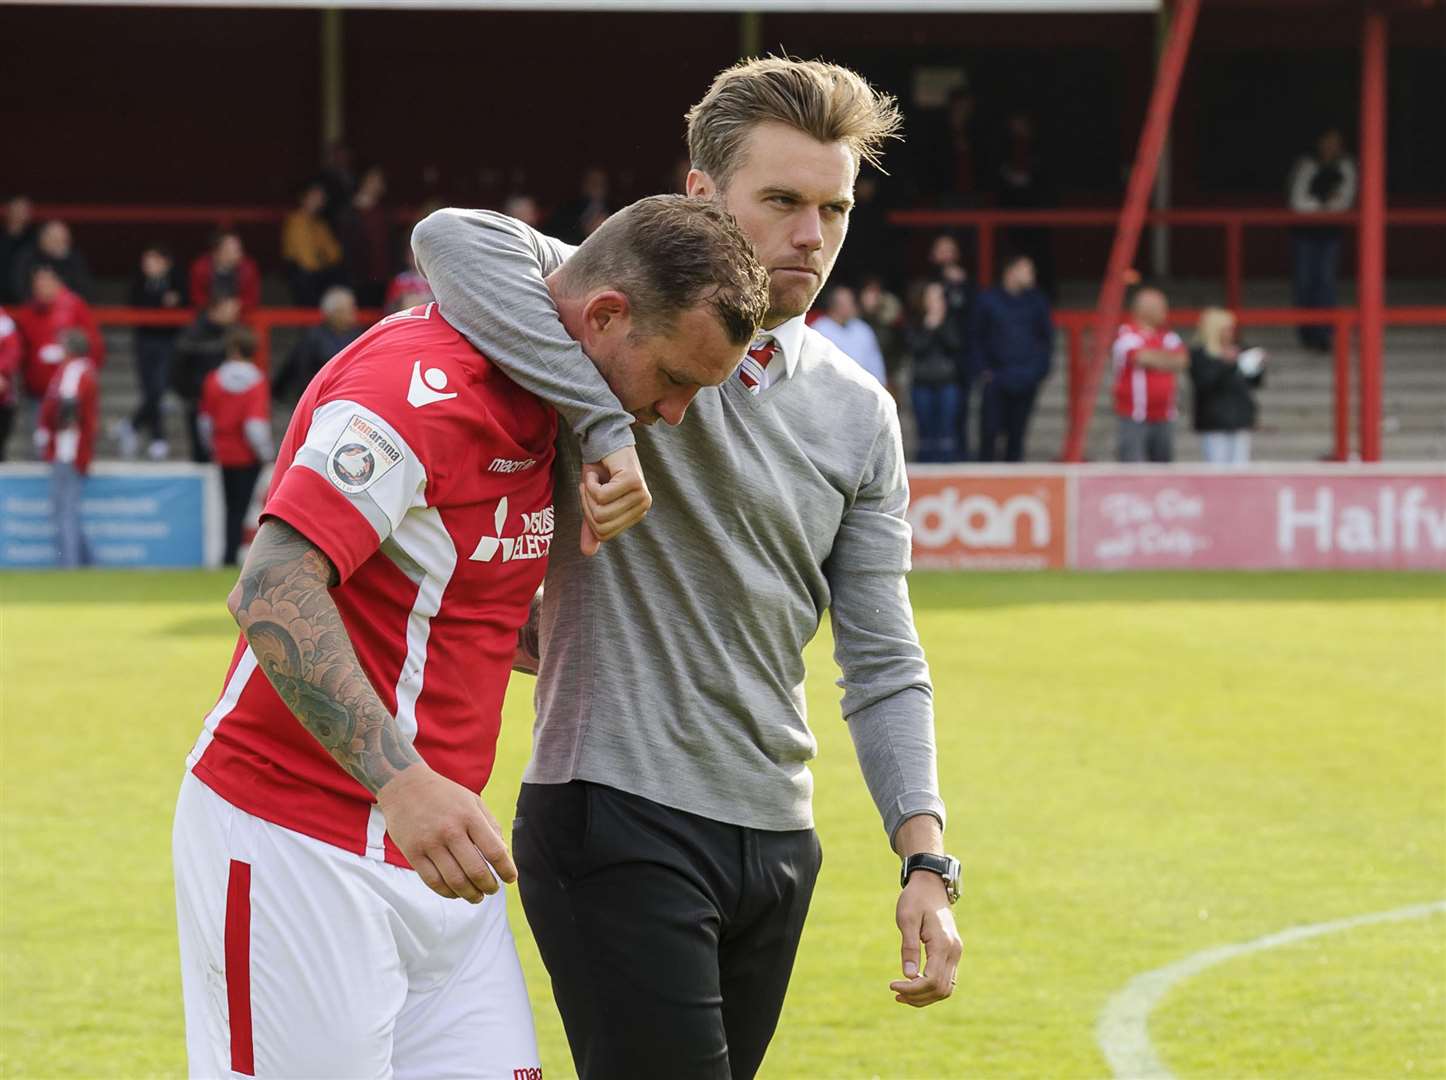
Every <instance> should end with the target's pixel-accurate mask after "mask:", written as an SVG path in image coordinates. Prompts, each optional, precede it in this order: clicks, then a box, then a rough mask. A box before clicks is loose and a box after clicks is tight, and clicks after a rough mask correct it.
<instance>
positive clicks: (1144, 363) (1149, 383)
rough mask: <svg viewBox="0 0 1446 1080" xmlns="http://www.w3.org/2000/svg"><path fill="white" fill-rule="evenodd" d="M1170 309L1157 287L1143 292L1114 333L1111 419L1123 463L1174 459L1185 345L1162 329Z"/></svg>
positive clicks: (1135, 298) (1131, 305) (1137, 296)
mask: <svg viewBox="0 0 1446 1080" xmlns="http://www.w3.org/2000/svg"><path fill="white" fill-rule="evenodd" d="M1169 317H1170V307H1169V303H1168V301H1167V300H1166V299H1165V294H1164V293H1162V292H1161V291H1160V290H1159V289H1151V288H1143V289H1140V290H1139V291H1138V292H1136V293H1135V296H1134V299H1133V301H1132V302H1131V304H1130V318H1129V320H1128V321H1127V322H1125V323H1124V325H1122V326H1121V327H1120V329H1119V333H1117V334H1116V335H1115V343H1114V350H1113V352H1114V360H1115V415H1116V416H1118V417H1119V446H1118V456H1119V459H1120V460H1121V461H1144V460H1146V459H1148V460H1150V461H1156V462H1166V461H1173V460H1174V458H1175V448H1174V439H1173V435H1174V432H1173V425H1174V420H1175V373H1176V372H1179V371H1184V370H1185V365H1186V356H1185V344H1184V342H1182V341H1181V340H1180V335H1179V334H1177V333H1175V332H1174V331H1173V330H1170V329H1168V328H1167V327H1166V323H1167V322H1168V321H1169Z"/></svg>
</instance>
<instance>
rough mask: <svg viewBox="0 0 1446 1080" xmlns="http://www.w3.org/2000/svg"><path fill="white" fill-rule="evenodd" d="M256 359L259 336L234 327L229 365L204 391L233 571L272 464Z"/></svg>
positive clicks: (205, 425)
mask: <svg viewBox="0 0 1446 1080" xmlns="http://www.w3.org/2000/svg"><path fill="white" fill-rule="evenodd" d="M255 356H256V335H255V334H253V333H252V332H251V331H250V330H248V329H247V328H246V327H244V326H233V327H231V329H230V330H228V331H226V359H225V360H224V361H223V362H222V363H221V366H220V367H218V368H217V369H216V370H215V371H213V372H211V373H210V374H209V375H207V376H206V380H205V382H204V383H202V385H201V408H200V415H199V418H198V421H197V427H198V431H199V434H200V436H201V440H202V442H203V443H204V444H205V446H206V449H207V451H208V453H209V454H210V455H211V460H212V461H214V462H215V463H216V464H217V465H220V466H221V486H222V488H223V490H224V491H225V493H226V549H225V556H224V558H223V561H224V562H225V564H226V565H227V566H235V565H236V554H237V550H238V549H239V548H240V546H241V527H242V525H243V523H244V522H245V520H246V511H247V509H249V508H250V506H251V496H252V495H253V494H254V493H255V491H256V481H257V479H258V478H259V477H260V475H261V466H262V465H263V464H265V463H266V462H268V461H270V460H271V458H272V446H271V390H270V387H269V386H268V385H267V382H266V376H265V375H263V374H262V373H261V369H260V368H258V367H257V366H256V363H255V360H254V357H255Z"/></svg>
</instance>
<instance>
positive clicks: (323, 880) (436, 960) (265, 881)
mask: <svg viewBox="0 0 1446 1080" xmlns="http://www.w3.org/2000/svg"><path fill="white" fill-rule="evenodd" d="M172 849H173V855H174V860H175V873H176V915H177V919H178V921H179V924H180V941H181V983H182V991H183V996H184V999H185V1009H186V1054H187V1057H188V1059H189V1063H190V1075H191V1076H193V1077H234V1076H257V1077H307V1078H319V1077H346V1078H348V1080H353V1078H354V1080H361V1078H364V1077H383V1078H396V1080H409V1078H413V1077H415V1078H424V1077H425V1078H429V1080H430V1078H436V1077H458V1078H462V1077H467V1078H470V1077H476V1078H479V1080H481V1078H485V1080H540V1078H541V1076H542V1069H541V1065H540V1062H539V1059H538V1056H537V1036H536V1034H535V1032H534V1030H533V1026H532V1010H531V1008H530V1006H529V1004H528V1000H527V988H526V986H525V984H524V983H523V979H522V968H521V965H520V964H519V963H518V960H517V948H516V945H515V944H514V943H513V940H512V931H511V929H510V928H509V927H508V924H507V906H506V904H505V902H504V900H503V894H502V893H500V892H499V893H497V894H495V895H493V896H489V897H487V899H486V900H484V901H483V902H482V903H481V904H478V905H472V904H469V903H467V902H466V901H464V900H448V899H445V898H444V897H441V896H438V895H437V894H436V893H434V892H432V890H431V889H429V888H427V886H426V884H425V883H424V882H423V881H422V879H421V878H420V877H419V876H418V875H417V874H415V873H413V872H412V871H410V870H405V869H403V868H401V867H399V866H392V865H390V864H388V863H384V862H381V861H380V860H376V859H369V858H365V857H363V856H360V855H353V854H351V853H350V852H347V851H343V850H342V849H340V848H338V847H335V846H333V845H331V844H327V843H323V842H322V841H320V840H315V839H312V838H311V837H309V836H303V835H302V834H301V833H297V832H294V831H292V830H290V829H284V828H282V827H281V826H279V825H273V824H271V823H270V822H268V821H263V820H262V819H260V818H258V817H254V816H252V815H251V814H248V813H245V812H244V811H242V810H238V809H237V808H236V807H234V806H232V805H231V804H230V803H228V802H226V801H225V800H224V799H222V798H221V797H220V796H219V795H217V794H216V793H215V792H213V791H212V790H211V789H210V788H208V787H207V786H206V785H205V784H203V783H202V782H201V781H200V780H198V779H196V777H194V776H193V775H191V774H190V773H187V774H186V778H185V780H184V782H183V783H182V784H181V795H180V799H179V801H178V803H177V805H176V820H175V828H174V832H173V835H172Z"/></svg>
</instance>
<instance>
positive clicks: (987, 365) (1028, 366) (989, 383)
mask: <svg viewBox="0 0 1446 1080" xmlns="http://www.w3.org/2000/svg"><path fill="white" fill-rule="evenodd" d="M999 276H1000V285H999V287H998V288H994V289H988V290H986V291H985V292H984V293H982V294H981V295H980V297H979V299H978V301H977V302H976V304H975V312H974V320H973V327H972V347H971V349H970V353H971V355H972V356H973V358H974V362H975V364H977V365H978V367H979V369H980V375H979V378H980V381H981V382H982V384H983V385H982V389H981V391H980V399H979V460H980V461H996V460H998V457H997V455H998V452H999V437H1000V436H1001V435H1003V436H1004V458H1003V460H1005V461H1023V460H1024V439H1025V432H1026V430H1027V429H1028V427H1029V417H1030V414H1031V413H1032V412H1033V411H1034V400H1035V397H1036V396H1037V395H1038V393H1039V386H1040V384H1041V383H1042V382H1044V380H1045V377H1046V376H1047V375H1048V374H1049V366H1050V359H1051V357H1052V355H1053V353H1054V323H1053V322H1052V321H1051V320H1050V317H1049V301H1048V300H1046V299H1045V296H1044V293H1042V292H1040V290H1039V289H1037V288H1035V283H1034V261H1033V260H1032V259H1030V257H1029V256H1028V255H1014V256H1012V257H1010V258H1009V259H1007V260H1006V261H1005V263H1004V268H1003V270H1002V271H1001V273H1000V275H999Z"/></svg>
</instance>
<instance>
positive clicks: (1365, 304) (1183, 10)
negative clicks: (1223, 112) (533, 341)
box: [38, 0, 1446, 462]
mask: <svg viewBox="0 0 1446 1080" xmlns="http://www.w3.org/2000/svg"><path fill="white" fill-rule="evenodd" d="M973 2H974V3H975V4H976V7H977V8H978V9H980V10H996V11H997V10H1000V6H999V5H995V6H994V7H993V8H991V7H990V4H989V3H988V2H986V0H973ZM1131 2H1133V0H1131ZM1159 4H1160V5H1162V6H1163V11H1164V15H1165V25H1166V26H1167V27H1168V30H1167V32H1166V34H1165V35H1164V40H1163V42H1162V47H1161V49H1160V50H1159V53H1158V57H1157V59H1156V63H1155V67H1154V74H1153V88H1152V90H1151V92H1150V94H1149V104H1148V108H1147V109H1146V110H1145V113H1144V117H1143V123H1142V126H1141V130H1140V132H1139V138H1138V141H1137V144H1136V147H1137V148H1136V151H1135V153H1134V154H1133V157H1132V159H1131V166H1130V173H1129V179H1128V183H1127V186H1126V193H1125V197H1124V200H1123V203H1122V204H1121V205H1120V206H1119V207H1118V208H1110V207H1092V208H1075V209H1050V210H1033V209H1030V210H1015V209H1009V210H1004V209H992V208H991V209H915V210H902V211H895V212H894V213H892V214H891V215H890V220H891V221H892V222H893V223H895V224H897V225H900V226H904V227H910V228H914V229H920V228H937V227H964V228H968V229H971V230H973V232H974V234H975V236H976V239H977V258H976V266H977V278H978V281H979V282H980V283H981V284H989V283H990V278H991V273H992V270H993V264H994V261H995V259H994V255H995V251H996V238H997V236H998V233H999V230H1000V229H1003V228H1009V227H1011V226H1014V227H1017V226H1034V227H1043V226H1050V227H1063V228H1075V229H1089V228H1093V229H1098V228H1110V229H1112V231H1113V242H1112V244H1111V245H1110V248H1109V254H1108V259H1107V262H1106V269H1105V273H1104V275H1103V278H1102V284H1101V288H1100V290H1099V294H1098V301H1097V303H1096V305H1095V307H1094V309H1093V310H1092V311H1085V310H1073V311H1071V310H1064V311H1059V312H1057V313H1056V314H1057V321H1058V323H1059V325H1060V327H1061V329H1062V330H1063V331H1064V333H1065V336H1066V343H1067V351H1068V366H1067V377H1068V379H1069V387H1068V421H1069V422H1068V431H1067V434H1066V437H1065V440H1064V444H1063V446H1062V447H1061V449H1060V452H1059V457H1060V459H1061V460H1063V461H1066V462H1077V461H1080V460H1082V459H1083V457H1084V452H1085V443H1086V437H1087V435H1088V431H1089V425H1090V421H1091V417H1092V414H1093V411H1094V407H1095V401H1096V397H1097V393H1096V392H1097V390H1098V387H1099V384H1100V381H1101V378H1102V376H1103V373H1104V370H1105V367H1106V362H1107V357H1108V347H1109V341H1110V338H1111V336H1112V334H1113V330H1114V327H1115V326H1116V325H1117V324H1118V321H1119V318H1120V313H1121V307H1122V303H1123V299H1124V294H1125V289H1126V277H1127V272H1128V270H1129V267H1130V266H1131V264H1132V260H1133V259H1134V258H1135V252H1136V250H1137V247H1138V245H1139V241H1140V238H1141V234H1142V232H1143V230H1144V228H1145V227H1146V225H1150V226H1156V227H1160V226H1163V227H1170V228H1189V229H1194V230H1199V229H1212V230H1213V229H1219V230H1221V231H1222V232H1223V236H1224V264H1225V273H1224V297H1225V300H1226V303H1227V305H1228V306H1229V307H1230V308H1232V309H1234V310H1237V311H1238V312H1239V318H1240V322H1241V323H1242V324H1244V325H1256V326H1259V325H1273V326H1288V325H1293V324H1297V323H1300V322H1304V321H1315V322H1328V323H1330V324H1331V325H1333V326H1334V327H1335V328H1336V329H1337V331H1338V332H1337V333H1336V334H1335V344H1334V350H1335V351H1334V373H1335V380H1334V382H1335V391H1334V407H1333V410H1332V423H1333V453H1332V456H1333V457H1334V458H1335V459H1336V460H1341V461H1345V460H1350V459H1352V458H1353V457H1354V456H1356V454H1357V453H1358V455H1359V457H1360V458H1361V459H1363V460H1365V461H1379V460H1380V459H1381V454H1382V383H1383V378H1382V374H1383V371H1382V366H1383V356H1382V351H1383V348H1382V342H1383V332H1384V328H1385V327H1386V326H1387V325H1397V326H1403V325H1417V326H1420V325H1432V326H1441V325H1446V306H1431V307H1395V308H1387V307H1386V306H1385V295H1384V293H1385V290H1384V276H1385V265H1386V264H1385V254H1386V251H1385V236H1386V228H1387V226H1393V227H1397V228H1402V227H1408V228H1425V229H1429V230H1431V231H1432V232H1433V234H1439V230H1440V229H1441V228H1442V227H1443V226H1446V209H1439V208H1432V207H1400V208H1396V209H1388V208H1387V207H1386V205H1385V199H1386V108H1387V45H1388V31H1389V27H1390V21H1391V17H1392V15H1393V14H1397V13H1399V14H1402V15H1405V14H1407V13H1410V14H1411V15H1412V17H1418V16H1420V15H1421V14H1423V13H1432V14H1433V15H1434V14H1440V13H1442V11H1443V7H1446V5H1443V3H1442V0H1259V2H1258V3H1254V4H1252V5H1249V6H1247V5H1243V4H1241V3H1240V2H1239V0H1210V6H1212V7H1213V6H1218V7H1220V8H1231V9H1234V10H1235V12H1236V13H1237V14H1239V13H1240V12H1242V11H1243V12H1244V16H1248V17H1255V15H1256V13H1257V12H1263V11H1265V10H1266V9H1269V10H1270V11H1271V12H1272V13H1275V14H1281V13H1286V14H1289V15H1292V16H1295V17H1299V18H1305V17H1307V16H1308V15H1313V14H1316V13H1317V12H1320V13H1330V14H1331V15H1332V17H1333V18H1336V19H1339V18H1341V17H1358V18H1359V20H1360V22H1359V25H1360V32H1359V53H1360V100H1359V160H1360V166H1361V168H1360V175H1361V184H1360V206H1359V209H1358V210H1356V211H1351V212H1346V213H1339V214H1322V215H1318V216H1317V217H1316V218H1315V219H1314V220H1316V221H1318V222H1320V223H1322V224H1340V225H1351V226H1353V227H1354V228H1355V231H1356V237H1357V295H1356V306H1355V307H1354V308H1337V309H1335V310H1333V311H1323V310H1313V311H1311V312H1309V313H1307V312H1303V311H1299V310H1295V309H1291V308H1283V307H1272V308H1259V307H1257V308H1243V309H1242V307H1241V300H1242V291H1243V290H1242V277H1243V272H1244V262H1245V254H1244V252H1245V232H1246V230H1247V229H1251V228H1261V227H1277V228H1278V227H1281V226H1287V225H1291V224H1294V223H1296V222H1297V220H1298V219H1297V217H1296V215H1294V214H1293V213H1291V212H1289V211H1287V210H1284V209H1273V208H1263V207H1259V206H1257V207H1239V206H1233V205H1232V206H1223V207H1222V206H1210V207H1205V208H1198V207H1197V208H1173V207H1172V208H1157V209H1153V210H1152V209H1151V208H1150V206H1149V202H1150V198H1151V193H1152V190H1153V188H1154V186H1155V180H1156V177H1157V174H1158V173H1159V171H1160V168H1161V163H1162V158H1163V156H1164V153H1165V148H1166V144H1167V138H1168V137H1169V136H1170V133H1171V128H1172V119H1173V118H1174V115H1175V105H1176V101H1177V96H1178V94H1179V91H1180V87H1181V82H1182V78H1183V75H1184V72H1185V69H1186V65H1187V61H1188V59H1189V58H1190V56H1191V55H1192V46H1193V45H1195V39H1196V37H1197V35H1196V27H1197V23H1198V20H1199V16H1200V14H1201V11H1202V8H1204V9H1205V10H1207V11H1208V10H1210V7H1207V6H1206V4H1205V0H1159ZM278 6H287V5H285V4H284V3H282V4H279V5H278ZM383 6H385V5H383ZM428 6H431V7H444V8H445V7H453V8H469V7H470V8H486V7H487V6H488V5H487V4H485V3H477V4H473V3H457V4H448V3H441V4H423V5H418V7H428ZM512 6H518V7H528V6H529V5H528V4H517V5H512ZM530 6H534V7H535V6H538V5H535V4H534V5H530ZM562 6H569V5H562ZM620 6H626V5H620ZM635 6H636V7H643V8H649V7H650V5H648V4H646V3H644V4H638V5H635ZM739 6H740V5H736V4H728V3H713V2H712V0H706V2H702V0H700V2H698V3H695V4H694V5H692V7H691V9H689V10H693V11H697V12H700V14H698V15H696V16H690V17H696V18H698V19H704V18H715V19H716V18H717V17H718V16H717V15H716V14H709V15H704V14H701V12H705V11H706V12H711V13H716V12H718V11H723V10H733V11H737V10H738V8H739ZM762 6H765V7H767V5H766V4H765V5H762ZM802 6H806V7H811V8H812V7H821V8H827V7H828V6H829V5H827V4H823V5H802ZM1107 6H1108V5H1101V7H1107ZM1117 6H1118V7H1120V8H1121V9H1122V10H1123V8H1124V6H1125V5H1124V4H1121V5H1117ZM1147 6H1154V5H1148V4H1143V3H1142V5H1141V6H1139V7H1137V8H1135V9H1132V10H1145V9H1146V7H1147ZM773 7H774V8H775V9H777V10H779V11H784V12H786V11H788V10H791V9H789V8H788V5H787V2H784V3H779V4H775V5H773ZM1063 7H1064V5H1056V6H1055V7H1054V8H1049V6H1048V5H1047V4H1039V5H1036V4H1031V3H1029V2H1028V0H1020V2H1019V3H1016V4H1012V5H1010V10H1011V11H1013V12H1014V13H1023V12H1027V11H1040V10H1046V9H1048V10H1059V9H1061V8H1063ZM967 8H969V4H968V3H959V4H955V3H952V2H951V0H944V2H940V3H931V4H927V5H925V4H917V3H909V2H903V3H897V4H892V5H890V4H885V3H872V2H870V0H864V2H863V3H859V4H857V5H850V6H849V10H850V11H869V12H874V13H878V12H881V11H889V12H891V13H899V14H900V15H902V13H905V12H914V13H916V14H917V13H920V12H927V13H929V14H930V15H932V14H935V13H938V12H945V11H952V10H961V11H962V10H965V9H967ZM650 10H657V11H669V10H672V11H678V10H683V7H681V6H677V5H671V4H668V3H658V4H653V5H651V7H650ZM339 15H340V13H339V12H335V11H333V12H328V13H326V17H325V18H324V22H323V26H324V28H325V32H324V33H323V35H322V42H321V44H322V46H323V54H324V56H326V57H330V58H332V59H333V60H334V59H335V58H336V56H338V55H339V50H340V48H341V46H340V33H341V31H340V22H339ZM788 17H789V16H787V15H782V16H780V18H788ZM850 17H852V16H850ZM981 17H982V16H981ZM770 18H772V16H770ZM739 24H740V26H741V27H742V30H741V32H740V49H742V50H743V51H748V50H749V49H750V48H751V49H753V50H755V51H756V50H757V49H758V48H759V47H760V46H761V45H762V43H763V42H762V37H761V35H763V34H771V33H772V27H773V23H771V22H770V23H769V24H767V29H760V17H759V16H758V14H756V13H754V14H743V15H741V16H739ZM710 25H712V24H710ZM1413 25H1414V24H1413ZM1072 32H1073V31H1072ZM1418 44H1419V43H1418ZM338 63H339V61H338ZM333 82H334V80H333V79H331V78H329V77H328V76H327V75H326V74H325V73H323V75H322V78H321V85H320V87H319V90H320V94H319V97H320V105H321V111H322V114H323V122H322V125H321V127H322V132H321V134H323V135H324V136H326V137H330V136H331V135H332V134H334V132H335V130H339V127H337V128H335V129H334V128H333V125H334V124H335V125H339V123H340V120H339V117H340V115H341V113H342V111H343V105H344V102H342V101H341V100H340V99H341V91H340V88H339V76H337V79H336V80H335V83H336V84H335V85H333ZM38 210H39V212H40V213H42V214H45V215H51V216H57V217H61V218H65V219H67V220H69V221H71V222H76V223H104V224H112V225H128V226H134V225H141V224H145V225H173V226H174V225H214V224H217V223H218V222H219V223H226V224H237V225H240V224H250V225H257V224H265V225H271V224H275V223H277V222H279V221H280V219H281V217H282V215H283V214H284V212H285V210H284V208H280V207H276V206H256V205H247V206H214V205H213V206H182V205H174V204H173V205H166V206H149V205H116V204H103V205H97V204H89V203H87V204H77V203H67V202H60V201H56V202H51V203H49V204H46V205H42V206H40V207H38ZM411 213H412V212H411V211H410V210H399V211H397V212H396V217H397V220H398V221H399V222H400V221H408V220H410V219H411ZM1407 242H1415V243H1416V246H1417V247H1419V241H1417V238H1415V237H1410V236H1403V237H1402V245H1401V247H1402V248H1404V247H1405V246H1407ZM97 313H98V315H99V316H100V318H101V320H102V321H103V322H106V323H108V324H111V325H142V324H145V323H154V322H156V321H158V320H159V321H178V320H180V319H181V318H182V316H179V315H172V314H169V313H158V312H142V311H133V310H131V309H127V308H121V307H104V308H101V309H99V310H98V312H97ZM1176 314H1177V315H1178V316H1188V315H1190V314H1192V313H1190V312H1188V311H1184V310H1180V311H1177V313H1176ZM316 318H317V316H316V314H315V313H314V312H312V311H310V310H307V309H284V308H270V309H262V310H261V311H259V312H257V313H256V315H255V318H254V321H255V323H256V326H257V329H258V331H260V334H259V337H260V341H261V350H262V353H261V356H260V357H259V359H260V360H261V361H262V362H263V364H264V363H265V359H266V350H267V348H268V340H269V331H270V329H271V328H272V327H275V326H298V325H305V324H307V323H310V322H314V321H315V320H316ZM1352 332H1354V334H1355V336H1356V339H1357V340H1358V341H1359V348H1358V350H1356V356H1358V372H1359V381H1358V386H1359V395H1358V398H1357V400H1355V401H1352V389H1351V383H1352V367H1353V365H1352ZM1353 419H1354V420H1355V424H1354V425H1353V423H1352V421H1353ZM1353 427H1354V428H1355V429H1356V430H1355V431H1354V432H1353V430H1352V429H1353ZM1353 435H1354V436H1355V438H1353ZM1353 444H1354V445H1353Z"/></svg>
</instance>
